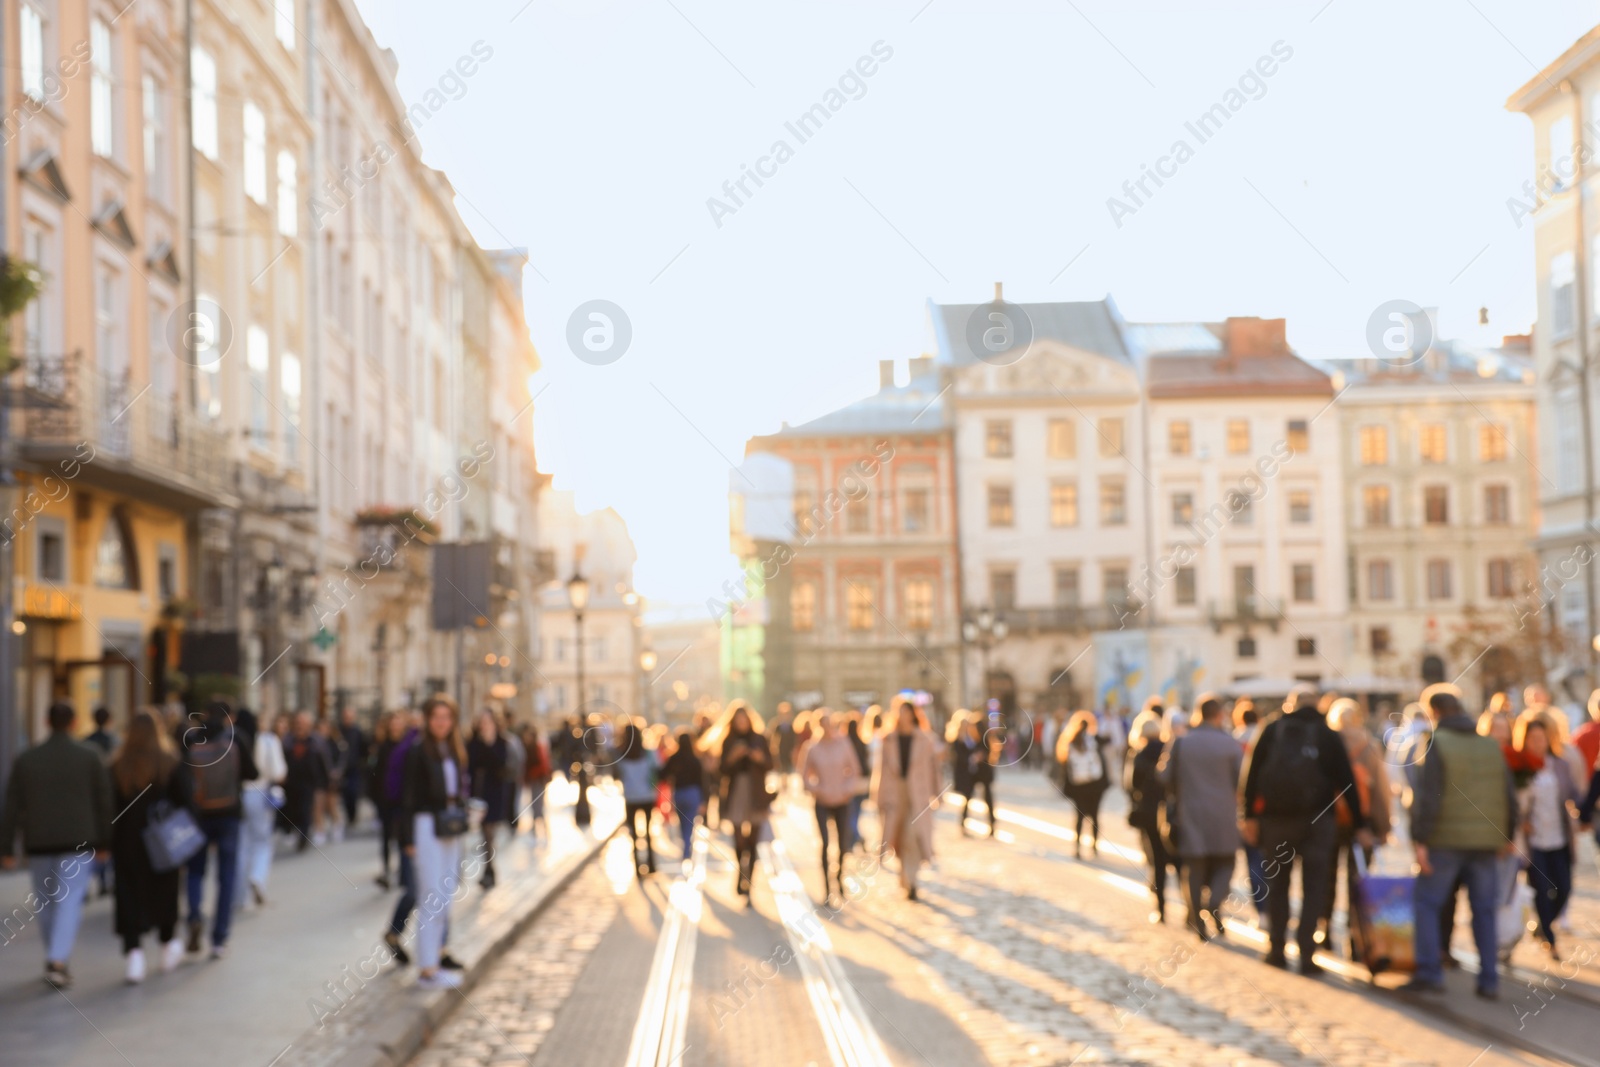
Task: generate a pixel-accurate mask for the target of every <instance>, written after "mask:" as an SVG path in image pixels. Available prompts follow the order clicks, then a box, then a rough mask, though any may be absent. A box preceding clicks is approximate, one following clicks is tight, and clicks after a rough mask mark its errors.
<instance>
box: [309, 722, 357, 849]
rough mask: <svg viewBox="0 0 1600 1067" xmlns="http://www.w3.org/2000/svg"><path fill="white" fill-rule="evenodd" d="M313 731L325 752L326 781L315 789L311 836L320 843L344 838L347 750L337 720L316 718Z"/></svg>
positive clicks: (348, 752) (319, 844)
mask: <svg viewBox="0 0 1600 1067" xmlns="http://www.w3.org/2000/svg"><path fill="white" fill-rule="evenodd" d="M346 710H349V709H346ZM314 733H315V735H316V738H317V742H318V744H320V745H321V746H322V750H323V752H324V753H325V754H326V759H327V764H328V778H327V781H326V782H324V783H323V785H322V788H321V789H320V790H319V791H318V792H317V817H316V823H317V830H316V831H315V833H313V835H312V840H313V841H314V842H315V843H316V844H317V845H318V846H321V845H324V844H327V843H328V842H329V841H336V842H337V841H343V840H344V820H343V819H342V818H341V816H340V805H341V797H342V795H343V792H344V778H345V770H346V769H347V768H348V767H349V759H350V749H349V746H348V745H347V744H346V743H345V739H344V734H343V733H342V732H340V729H339V726H338V724H337V723H334V722H332V721H330V720H328V719H321V720H318V722H317V727H316V730H315V731H314Z"/></svg>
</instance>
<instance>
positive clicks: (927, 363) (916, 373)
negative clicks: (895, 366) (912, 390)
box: [908, 356, 934, 383]
mask: <svg viewBox="0 0 1600 1067" xmlns="http://www.w3.org/2000/svg"><path fill="white" fill-rule="evenodd" d="M910 369H911V373H910V374H909V375H908V378H909V379H910V381H912V382H913V383H914V382H916V380H917V379H918V378H927V377H929V376H930V375H932V374H933V373H934V371H933V357H932V356H916V357H913V358H912V359H911V361H910Z"/></svg>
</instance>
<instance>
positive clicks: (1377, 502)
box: [1361, 485, 1394, 526]
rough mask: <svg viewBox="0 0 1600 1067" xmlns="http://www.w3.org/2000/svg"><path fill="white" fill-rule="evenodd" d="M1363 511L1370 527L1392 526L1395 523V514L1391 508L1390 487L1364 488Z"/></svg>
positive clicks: (1372, 486) (1362, 495)
mask: <svg viewBox="0 0 1600 1067" xmlns="http://www.w3.org/2000/svg"><path fill="white" fill-rule="evenodd" d="M1361 511H1362V514H1363V515H1364V516H1365V517H1366V524H1367V525H1368V526H1388V525H1390V524H1391V523H1392V522H1393V521H1394V514H1393V512H1392V511H1391V510H1390V507H1389V487H1388V486H1387V485H1366V486H1362V487H1361Z"/></svg>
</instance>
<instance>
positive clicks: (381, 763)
mask: <svg viewBox="0 0 1600 1067" xmlns="http://www.w3.org/2000/svg"><path fill="white" fill-rule="evenodd" d="M400 721H401V713H400V712H396V711H386V712H384V713H383V714H382V715H379V716H378V719H377V721H376V722H374V723H373V724H372V743H371V745H369V746H368V748H367V765H366V767H365V769H364V770H363V772H362V780H363V782H364V783H365V786H364V788H365V791H366V794H367V799H368V800H370V801H371V802H372V810H373V811H374V812H376V813H377V817H378V873H377V875H375V876H374V877H373V879H372V880H373V881H374V882H376V883H377V884H378V885H379V886H380V887H381V888H383V889H388V888H389V887H390V886H391V885H393V884H394V883H393V882H392V881H391V880H390V878H389V871H390V868H391V866H392V863H391V861H392V859H393V853H394V851H395V849H394V845H395V843H396V835H395V826H394V805H393V804H392V803H390V801H389V790H388V782H387V779H388V771H389V757H390V756H392V755H394V746H395V743H396V742H397V741H398V740H399V727H400Z"/></svg>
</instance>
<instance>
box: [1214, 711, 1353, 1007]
mask: <svg viewBox="0 0 1600 1067" xmlns="http://www.w3.org/2000/svg"><path fill="white" fill-rule="evenodd" d="M1283 710H1284V714H1283V715H1282V716H1281V717H1279V718H1277V719H1274V720H1272V721H1271V722H1269V723H1267V724H1266V725H1265V726H1263V727H1262V728H1261V733H1260V736H1258V737H1257V738H1256V743H1255V747H1254V748H1252V749H1251V752H1250V759H1249V763H1248V764H1247V766H1246V769H1245V772H1244V789H1243V797H1242V810H1241V812H1240V818H1241V820H1242V822H1241V827H1240V829H1241V832H1242V835H1243V838H1244V840H1245V841H1247V842H1249V843H1251V844H1254V845H1257V846H1258V847H1259V848H1260V849H1261V852H1262V854H1263V856H1264V859H1265V864H1266V875H1267V936H1268V941H1269V947H1268V949H1267V954H1266V957H1265V959H1266V962H1267V963H1269V964H1271V965H1272V966H1274V967H1287V966H1288V961H1287V959H1286V957H1285V955H1284V948H1285V945H1286V944H1287V941H1288V928H1289V885H1290V876H1291V872H1292V870H1293V868H1294V866H1295V864H1296V862H1297V861H1298V863H1299V866H1300V885H1301V900H1300V916H1299V921H1298V922H1297V923H1296V925H1295V940H1296V942H1297V944H1298V945H1299V948H1300V973H1301V974H1303V975H1305V976H1306V977H1308V978H1313V977H1317V976H1318V975H1320V974H1321V973H1322V969H1321V968H1320V967H1319V966H1318V965H1317V963H1316V961H1315V960H1314V959H1313V958H1312V957H1313V956H1314V955H1315V953H1316V948H1317V942H1316V931H1317V921H1318V918H1319V917H1320V916H1321V915H1322V911H1323V905H1324V901H1325V900H1326V898H1327V894H1328V893H1330V892H1332V887H1333V857H1334V849H1335V844H1336V842H1337V840H1338V825H1337V822H1336V820H1335V819H1334V816H1333V806H1334V801H1335V800H1336V799H1337V798H1339V797H1341V796H1346V795H1349V796H1351V797H1352V799H1358V798H1356V797H1355V788H1356V783H1355V776H1354V774H1353V772H1352V771H1351V770H1350V756H1349V754H1348V753H1347V752H1346V751H1345V747H1344V742H1343V741H1342V740H1340V739H1339V735H1338V734H1336V733H1334V732H1333V730H1331V729H1330V728H1329V727H1328V724H1327V722H1326V721H1324V720H1323V718H1322V716H1321V715H1320V714H1319V713H1318V712H1317V691H1316V689H1315V688H1314V687H1312V686H1309V685H1297V686H1295V687H1294V688H1293V689H1292V690H1290V692H1289V697H1288V699H1287V700H1285V701H1284V705H1283ZM1353 807H1354V808H1355V809H1356V810H1355V811H1354V818H1355V822H1354V827H1355V834H1356V837H1357V839H1358V840H1359V841H1360V842H1361V844H1362V846H1363V847H1370V846H1371V845H1372V835H1371V832H1370V830H1369V829H1368V819H1367V813H1366V811H1365V810H1364V809H1362V808H1361V806H1360V804H1359V803H1355V804H1354V805H1353Z"/></svg>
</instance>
